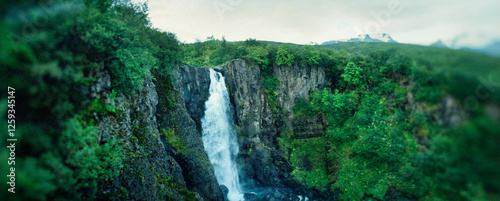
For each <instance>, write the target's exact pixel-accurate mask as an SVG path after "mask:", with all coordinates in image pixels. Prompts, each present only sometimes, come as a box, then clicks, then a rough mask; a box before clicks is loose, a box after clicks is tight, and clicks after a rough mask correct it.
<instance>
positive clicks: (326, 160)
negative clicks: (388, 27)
mask: <svg viewBox="0 0 500 201" xmlns="http://www.w3.org/2000/svg"><path fill="white" fill-rule="evenodd" d="M213 41H217V40H213V38H212V39H211V41H208V42H207V43H215V42H213ZM219 43H221V42H220V41H219ZM226 43H227V42H226ZM201 44H204V43H201V42H199V43H196V44H193V45H185V47H187V48H188V50H191V51H192V50H193V48H195V47H198V48H200V47H203V46H202V45H201ZM226 46H231V48H232V49H233V50H237V51H235V52H233V53H232V54H231V55H232V56H231V57H232V58H231V59H230V60H232V59H236V58H246V59H248V61H249V62H250V63H252V62H255V64H258V65H260V66H261V72H262V77H263V79H262V84H263V86H264V89H265V92H266V94H267V98H268V100H269V102H270V105H271V107H272V110H273V114H275V115H274V117H275V118H276V119H278V121H277V122H275V123H276V124H280V123H282V122H281V121H280V118H282V116H281V114H283V113H284V111H282V109H280V108H279V107H278V103H277V101H276V95H277V93H276V90H277V87H278V86H279V80H277V79H276V78H275V77H274V75H273V73H274V68H277V67H278V66H284V67H287V66H292V65H298V66H301V67H305V66H314V65H317V66H323V67H325V70H326V73H327V80H329V82H328V87H327V88H325V89H323V90H317V91H315V92H314V93H312V94H310V96H309V98H308V99H299V100H297V101H296V103H295V108H294V116H295V118H296V119H301V118H306V119H307V118H313V117H315V116H321V118H323V119H324V120H325V122H326V124H327V125H326V126H327V130H326V131H325V133H324V135H322V136H320V137H315V138H308V139H302V138H297V137H296V136H295V135H294V134H293V133H290V132H287V131H283V132H282V133H281V134H280V137H279V138H278V139H277V140H278V144H279V148H280V149H281V150H282V153H283V154H284V157H285V158H286V159H287V160H288V161H289V162H290V164H291V165H292V166H293V167H294V170H293V172H292V173H293V174H294V175H295V176H296V178H297V179H298V180H299V181H301V182H303V184H305V185H306V186H309V187H315V188H317V189H319V190H322V191H328V192H330V193H331V194H332V195H335V196H338V197H339V198H340V199H343V200H364V199H368V200H373V199H377V200H384V199H396V200H409V199H419V200H495V199H499V196H500V184H498V183H497V182H496V181H499V180H500V173H499V172H498V171H496V168H495V167H498V166H500V162H499V161H498V160H497V159H498V157H499V152H498V148H499V146H498V142H499V140H500V135H499V133H498V130H500V127H499V123H498V120H495V119H493V118H492V117H491V116H488V114H486V113H485V111H484V110H483V108H484V107H485V106H486V105H491V104H493V105H496V107H498V105H500V98H499V97H500V96H499V95H500V93H499V92H498V90H495V89H496V88H495V86H494V83H492V82H494V81H493V80H494V79H492V76H493V77H494V76H495V75H500V60H499V59H496V58H492V57H488V56H483V55H477V54H473V53H468V52H461V51H456V50H445V49H437V48H430V47H421V46H415V45H402V44H385V43H342V44H337V45H332V46H327V47H322V46H310V45H306V46H299V45H293V44H280V43H274V42H263V41H256V40H253V39H249V40H247V41H244V42H234V43H227V44H226ZM212 48H214V49H213V50H212V51H216V50H217V49H218V48H222V46H220V47H217V46H212ZM200 51H201V52H204V51H207V50H206V49H205V50H203V49H201V50H200ZM205 55H207V54H205ZM212 55H214V54H212ZM266 57H267V59H266ZM204 58H205V59H206V60H205V61H208V63H210V64H212V65H215V64H224V63H225V62H227V61H230V60H223V61H219V62H217V59H212V57H204ZM185 59H187V61H186V62H187V63H190V61H193V60H195V59H193V58H186V57H185ZM488 79H489V80H488ZM478 88H479V89H480V90H481V91H480V92H481V93H480V95H481V94H483V95H484V94H486V95H485V96H484V97H487V98H484V97H476V96H477V92H476V90H477V89H478ZM409 94H410V95H409ZM447 94H449V95H451V96H453V97H454V99H455V100H456V101H457V103H458V104H459V107H460V109H459V110H461V111H465V112H468V119H467V120H466V121H465V122H464V123H463V124H458V125H456V126H450V125H446V124H445V123H443V121H447V120H449V119H446V118H451V117H449V116H443V114H442V109H440V108H442V107H444V103H443V100H444V98H445V97H446V95H447ZM409 97H412V99H411V100H410V98H409ZM471 97H472V98H473V100H475V101H477V102H474V103H477V104H478V105H477V107H475V108H474V109H473V110H471V109H470V107H467V104H471V103H468V102H467V101H468V99H470V98H471ZM411 101H416V102H417V104H419V105H421V106H419V108H415V103H411ZM469 102H470V100H469ZM412 104H413V105H412ZM446 115H449V114H446ZM455 115H458V114H455ZM436 116H437V117H436ZM436 118H437V119H436ZM458 118H459V117H458ZM495 143H496V144H495ZM493 150H497V151H496V152H495V151H493ZM486 175H488V176H489V177H488V176H486Z"/></svg>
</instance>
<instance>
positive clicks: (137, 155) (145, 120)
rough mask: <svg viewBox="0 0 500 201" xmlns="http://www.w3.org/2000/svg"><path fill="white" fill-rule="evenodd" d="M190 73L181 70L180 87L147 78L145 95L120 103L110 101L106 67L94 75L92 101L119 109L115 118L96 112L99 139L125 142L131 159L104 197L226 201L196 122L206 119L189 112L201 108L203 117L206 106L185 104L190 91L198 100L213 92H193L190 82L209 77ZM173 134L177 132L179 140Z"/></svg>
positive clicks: (131, 96) (124, 98)
mask: <svg viewBox="0 0 500 201" xmlns="http://www.w3.org/2000/svg"><path fill="white" fill-rule="evenodd" d="M190 69H192V70H195V72H197V71H196V70H198V69H196V68H182V67H181V68H179V70H178V71H176V73H177V74H176V75H181V74H182V75H183V76H180V77H179V76H175V78H177V81H176V82H174V83H175V86H173V85H172V84H171V83H170V81H168V79H163V78H161V77H158V78H157V81H156V82H153V81H152V80H150V79H148V80H146V81H145V83H144V86H142V89H141V90H140V91H141V92H139V93H133V94H122V95H119V96H118V97H117V98H116V99H115V100H112V99H111V98H110V93H111V90H110V89H111V79H110V76H109V74H108V73H107V71H106V70H104V69H102V68H101V69H97V70H95V72H92V73H91V74H90V77H91V78H93V79H94V80H96V81H95V83H93V84H92V87H91V89H90V91H89V92H87V96H88V97H89V99H95V98H105V99H106V101H107V102H114V103H115V107H116V111H117V112H116V113H115V114H113V115H102V114H94V115H95V116H96V117H95V118H97V120H98V121H97V122H98V123H97V125H96V126H97V127H98V128H99V130H100V134H99V136H100V141H106V139H108V138H111V137H117V138H119V139H121V140H123V143H122V144H121V146H122V147H123V150H124V153H123V154H124V155H125V156H126V157H125V161H124V162H123V163H124V167H123V169H122V171H121V173H120V175H119V176H118V178H116V179H115V180H113V181H112V182H111V184H108V185H103V186H106V187H105V188H103V189H100V191H101V192H102V193H101V195H105V197H107V198H109V199H130V200H223V196H222V193H221V191H220V188H219V185H218V183H217V180H216V179H215V175H214V172H213V167H212V166H211V164H210V161H209V160H208V156H207V154H206V153H205V151H204V148H203V143H202V140H201V133H200V132H199V131H198V130H197V129H196V124H195V121H193V119H192V117H193V118H194V119H199V118H201V116H196V115H200V114H198V113H192V114H190V113H188V111H195V110H196V111H201V115H202V114H203V107H202V106H199V105H185V101H184V100H185V99H184V97H185V96H186V97H189V93H195V94H197V96H196V97H201V96H200V95H202V94H203V93H204V92H206V93H208V89H207V90H206V91H205V90H201V91H195V90H197V88H190V86H191V84H189V83H186V81H188V80H189V82H193V83H195V82H196V81H197V82H198V83H200V82H202V81H203V80H204V79H203V78H207V77H206V76H201V77H196V76H193V77H190V76H189V75H196V73H194V74H191V73H186V72H185V71H183V70H190ZM205 81H206V80H205ZM208 83H209V78H208ZM205 84H206V83H205ZM201 85H203V84H201ZM200 102H204V100H200ZM189 103H191V102H189ZM186 106H187V108H189V110H187V109H186ZM197 107H201V108H197ZM194 108H197V109H194ZM169 133H175V136H177V137H176V138H175V140H173V139H172V136H174V135H168V134H169Z"/></svg>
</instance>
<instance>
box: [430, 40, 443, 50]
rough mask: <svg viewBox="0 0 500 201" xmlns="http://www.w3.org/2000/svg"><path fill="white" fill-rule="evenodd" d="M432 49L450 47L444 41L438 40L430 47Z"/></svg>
mask: <svg viewBox="0 0 500 201" xmlns="http://www.w3.org/2000/svg"><path fill="white" fill-rule="evenodd" d="M429 46H431V47H440V48H448V46H446V45H445V44H444V43H443V41H441V40H438V41H436V42H435V43H432V44H431V45H429Z"/></svg>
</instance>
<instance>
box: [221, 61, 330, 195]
mask: <svg viewBox="0 0 500 201" xmlns="http://www.w3.org/2000/svg"><path fill="white" fill-rule="evenodd" d="M221 71H222V73H223V74H224V76H225V77H226V84H227V85H228V89H229V91H230V92H229V94H230V96H231V100H232V102H233V104H234V107H235V113H236V114H235V123H236V125H237V127H238V131H239V132H238V141H239V143H240V156H239V158H238V159H239V167H240V175H241V177H242V178H245V179H247V180H250V181H248V184H247V185H248V186H249V187H252V186H253V187H255V186H270V187H288V188H298V187H300V186H301V185H300V183H299V182H298V181H297V180H296V179H295V178H294V176H293V175H291V171H292V170H293V168H292V167H291V166H290V164H289V163H288V161H287V160H286V159H285V158H284V157H283V156H282V155H281V151H280V150H279V145H278V141H277V138H278V137H279V136H280V133H281V132H284V131H285V130H286V131H289V132H296V131H295V130H297V132H304V135H303V136H304V137H305V138H309V137H315V136H317V135H321V134H322V133H323V132H324V130H325V126H324V125H323V121H322V120H321V119H314V120H312V121H307V122H306V124H304V123H302V124H301V122H303V121H304V120H300V121H301V122H297V123H295V120H294V117H293V111H292V108H293V106H294V103H295V100H296V99H298V98H307V97H308V96H309V94H310V93H311V92H313V91H314V90H316V89H323V88H324V87H325V86H326V80H325V78H326V74H325V71H324V68H322V67H299V66H292V67H285V66H280V67H278V66H275V67H274V76H275V77H276V78H277V79H278V80H279V81H280V83H279V86H278V90H277V102H278V106H279V107H280V108H281V109H282V110H284V111H286V114H285V115H284V117H283V119H280V121H282V123H276V122H277V120H276V119H275V118H274V117H273V114H272V108H271V106H270V104H269V102H268V99H267V95H266V93H265V91H264V88H263V85H262V82H261V79H262V77H261V72H260V68H259V66H257V65H252V64H249V63H248V62H247V61H246V60H244V59H237V60H234V61H232V62H229V63H228V64H226V65H225V66H224V67H223V68H222V70H221ZM249 196H250V195H249Z"/></svg>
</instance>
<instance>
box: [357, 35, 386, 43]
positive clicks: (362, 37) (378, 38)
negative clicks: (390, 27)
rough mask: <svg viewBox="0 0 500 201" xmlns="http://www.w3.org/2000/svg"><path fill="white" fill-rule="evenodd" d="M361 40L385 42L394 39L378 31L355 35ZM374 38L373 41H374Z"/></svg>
mask: <svg viewBox="0 0 500 201" xmlns="http://www.w3.org/2000/svg"><path fill="white" fill-rule="evenodd" d="M357 38H358V39H359V40H360V41H362V42H385V43H393V42H396V41H394V40H393V39H392V38H391V36H390V35H389V34H386V33H378V34H360V35H358V37H357ZM374 40H375V41H374Z"/></svg>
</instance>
